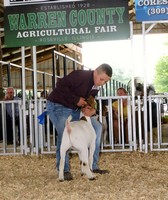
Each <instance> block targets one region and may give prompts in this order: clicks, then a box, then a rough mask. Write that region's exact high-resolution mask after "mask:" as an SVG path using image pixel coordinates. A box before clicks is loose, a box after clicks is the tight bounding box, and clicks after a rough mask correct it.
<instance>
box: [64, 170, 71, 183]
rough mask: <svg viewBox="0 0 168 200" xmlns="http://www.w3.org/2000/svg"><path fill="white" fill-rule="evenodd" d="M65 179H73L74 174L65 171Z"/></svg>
mask: <svg viewBox="0 0 168 200" xmlns="http://www.w3.org/2000/svg"><path fill="white" fill-rule="evenodd" d="M64 180H65V181H71V180H73V177H72V174H71V173H70V172H64Z"/></svg>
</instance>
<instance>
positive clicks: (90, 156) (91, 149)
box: [89, 140, 96, 170]
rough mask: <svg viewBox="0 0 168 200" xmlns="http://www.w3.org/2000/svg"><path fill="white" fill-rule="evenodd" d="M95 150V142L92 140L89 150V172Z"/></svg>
mask: <svg viewBox="0 0 168 200" xmlns="http://www.w3.org/2000/svg"><path fill="white" fill-rule="evenodd" d="M95 148H96V144H95V140H93V141H92V144H91V145H90V148H89V167H90V169H91V170H92V165H93V155H94V152H95Z"/></svg>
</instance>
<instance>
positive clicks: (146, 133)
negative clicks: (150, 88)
mask: <svg viewBox="0 0 168 200" xmlns="http://www.w3.org/2000/svg"><path fill="white" fill-rule="evenodd" d="M142 34H143V66H144V133H145V153H147V152H148V124H147V123H148V121H147V63H146V40H145V39H146V37H145V36H146V33H145V23H144V22H142Z"/></svg>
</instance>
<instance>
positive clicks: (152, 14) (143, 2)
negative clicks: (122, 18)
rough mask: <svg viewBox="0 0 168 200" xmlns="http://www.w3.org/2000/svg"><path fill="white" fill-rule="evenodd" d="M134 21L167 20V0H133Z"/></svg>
mask: <svg viewBox="0 0 168 200" xmlns="http://www.w3.org/2000/svg"><path fill="white" fill-rule="evenodd" d="M135 11H136V21H139V22H142V21H158V20H168V0H159V1H157V0H155V1H153V0H135Z"/></svg>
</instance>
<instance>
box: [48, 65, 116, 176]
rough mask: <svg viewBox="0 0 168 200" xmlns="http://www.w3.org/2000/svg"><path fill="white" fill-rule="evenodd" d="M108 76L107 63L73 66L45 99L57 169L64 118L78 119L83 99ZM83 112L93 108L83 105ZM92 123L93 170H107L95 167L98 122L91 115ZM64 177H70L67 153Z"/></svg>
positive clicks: (97, 151) (91, 111) (100, 130)
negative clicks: (54, 133) (92, 66)
mask: <svg viewBox="0 0 168 200" xmlns="http://www.w3.org/2000/svg"><path fill="white" fill-rule="evenodd" d="M111 77H112V68H111V67H110V65H108V64H102V65H100V66H99V67H97V68H96V69H95V70H94V71H89V70H76V71H73V72H71V73H70V74H69V75H67V76H65V77H64V78H62V79H60V80H59V81H58V82H57V85H56V88H55V89H54V90H53V91H52V92H51V94H50V95H49V96H48V99H47V112H48V114H49V118H50V120H51V122H52V123H53V124H54V126H55V127H56V130H57V134H58V137H57V150H56V159H57V163H56V167H57V170H58V171H59V163H60V146H61V140H62V134H63V130H64V127H65V121H66V120H67V118H68V116H69V115H72V118H73V120H74V121H76V120H79V117H80V111H81V108H82V107H83V106H85V105H86V104H87V102H86V99H87V98H88V97H89V96H93V97H95V96H96V95H97V93H98V91H99V86H102V85H104V84H105V83H107V82H108V81H109V80H110V79H111ZM82 111H83V112H84V114H85V115H86V116H93V115H94V114H95V113H96V109H94V108H92V107H91V106H86V107H85V109H82ZM91 122H92V125H93V127H94V129H95V132H96V149H95V152H94V158H93V166H92V168H93V172H94V173H100V174H103V173H107V170H100V169H99V167H98V164H97V163H98V160H99V151H100V142H101V141H100V140H101V132H102V125H101V124H100V123H99V122H98V121H97V120H96V119H95V118H92V117H91ZM64 170H65V172H64V178H65V180H71V179H72V176H71V173H70V166H69V156H68V154H67V155H66V158H65V168H64Z"/></svg>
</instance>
